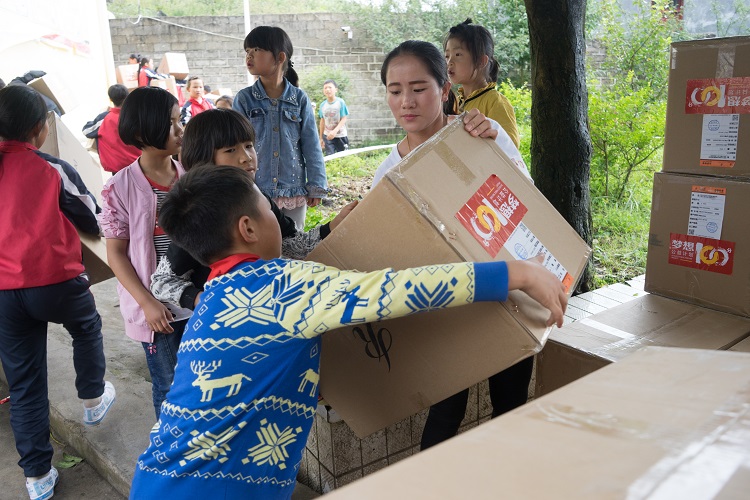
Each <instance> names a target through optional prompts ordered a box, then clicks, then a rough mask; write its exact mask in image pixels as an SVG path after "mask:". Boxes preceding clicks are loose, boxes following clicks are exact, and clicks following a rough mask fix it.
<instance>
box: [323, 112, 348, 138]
mask: <svg viewBox="0 0 750 500" xmlns="http://www.w3.org/2000/svg"><path fill="white" fill-rule="evenodd" d="M345 123H346V116H342V117H341V120H339V124H338V125H336V127H335V128H334V129H333V130H331V131H330V132H328V136H327V137H328V140H329V141H331V140H333V139H335V138H336V134H338V133H339V130H341V127H343V126H344V124H345Z"/></svg>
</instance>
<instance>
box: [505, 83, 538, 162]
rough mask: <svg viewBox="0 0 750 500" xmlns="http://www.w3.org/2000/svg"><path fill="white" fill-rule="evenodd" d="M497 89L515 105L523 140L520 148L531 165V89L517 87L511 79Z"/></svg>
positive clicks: (519, 132) (521, 139)
mask: <svg viewBox="0 0 750 500" xmlns="http://www.w3.org/2000/svg"><path fill="white" fill-rule="evenodd" d="M497 90H498V92H500V93H501V94H503V95H504V96H505V97H506V98H507V99H508V100H509V101H510V103H511V104H512V105H513V110H514V112H515V114H516V126H517V127H518V135H519V138H520V142H521V143H520V145H519V146H518V150H519V151H520V152H521V156H523V161H525V162H526V165H531V89H530V88H529V87H527V86H522V87H516V86H515V85H513V84H512V83H511V82H510V81H505V82H502V83H500V85H498V86H497Z"/></svg>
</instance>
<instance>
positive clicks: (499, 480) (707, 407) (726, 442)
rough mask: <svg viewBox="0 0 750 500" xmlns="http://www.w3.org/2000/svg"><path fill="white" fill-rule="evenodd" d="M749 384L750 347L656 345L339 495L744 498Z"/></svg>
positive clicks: (368, 499) (749, 455) (748, 476)
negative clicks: (709, 348) (748, 350)
mask: <svg viewBox="0 0 750 500" xmlns="http://www.w3.org/2000/svg"><path fill="white" fill-rule="evenodd" d="M748 387H750V354H747V353H740V352H726V351H722V352H716V351H704V350H698V349H676V348H664V347H648V348H646V349H643V350H641V351H639V352H638V353H636V354H633V355H632V356H629V357H628V358H627V359H625V360H623V361H622V362H621V363H616V364H614V365H610V366H608V367H606V368H604V369H602V370H600V371H598V372H596V373H595V374H592V375H590V376H588V377H586V378H583V379H581V380H578V381H576V382H574V383H572V384H570V385H568V386H566V387H564V388H562V389H560V390H559V391H555V392H554V393H552V394H549V395H547V396H544V397H542V398H540V399H538V400H535V401H533V402H532V403H529V404H527V405H525V406H522V407H521V408H517V409H516V410H513V411H512V412H509V413H506V414H505V415H502V416H501V417H499V418H496V419H494V420H491V421H490V422H488V423H487V424H485V425H482V426H479V427H477V428H476V429H473V430H471V431H469V432H467V433H465V434H462V435H461V436H458V437H457V438H455V439H452V440H450V441H448V442H446V443H443V444H441V445H440V446H435V447H434V448H431V449H429V450H427V451H425V452H422V453H420V454H418V455H417V456H414V457H411V458H408V459H406V460H404V461H402V462H399V463H398V464H396V465H395V466H393V467H388V468H387V469H385V470H382V471H379V472H377V473H375V474H373V475H371V476H369V477H367V478H365V479H363V480H361V481H357V482H355V483H354V484H351V485H349V486H346V487H344V488H342V489H341V490H339V491H335V492H333V493H331V495H330V499H331V500H339V499H340V500H343V499H352V498H356V499H358V500H374V499H384V500H385V499H393V498H396V499H413V498H440V499H469V498H470V499H473V500H484V499H487V500H490V499H492V500H494V499H498V498H531V499H537V498H564V499H568V498H574V499H581V500H582V499H591V500H601V499H616V498H629V499H644V498H651V499H656V498H660V499H688V498H690V499H709V498H716V499H719V498H721V499H730V498H731V499H740V498H747V496H748V491H750V469H749V468H748V464H750V421H749V420H748V419H747V418H746V415H747V406H748V391H747V388H748ZM326 498H328V497H326Z"/></svg>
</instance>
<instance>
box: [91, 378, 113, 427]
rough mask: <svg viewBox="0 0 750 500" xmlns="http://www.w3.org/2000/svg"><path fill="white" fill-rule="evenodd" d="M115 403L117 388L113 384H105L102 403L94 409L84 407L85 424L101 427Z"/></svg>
mask: <svg viewBox="0 0 750 500" xmlns="http://www.w3.org/2000/svg"><path fill="white" fill-rule="evenodd" d="M114 402H115V386H113V385H112V383H111V382H104V394H102V401H101V402H100V403H99V404H98V405H96V406H94V407H93V408H86V406H84V407H83V423H84V424H86V425H91V426H93V425H99V424H100V423H101V422H102V420H104V417H105V416H106V415H107V412H108V411H109V409H110V408H111V407H112V404H113V403H114Z"/></svg>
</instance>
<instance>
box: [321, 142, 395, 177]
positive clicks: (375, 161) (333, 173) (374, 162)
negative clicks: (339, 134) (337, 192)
mask: <svg viewBox="0 0 750 500" xmlns="http://www.w3.org/2000/svg"><path fill="white" fill-rule="evenodd" d="M389 153H390V150H388V149H379V150H375V151H368V152H366V153H361V154H357V155H350V156H344V157H343V158H336V159H335V160H330V161H328V162H326V174H327V175H328V183H329V184H330V185H331V186H338V185H341V184H342V183H344V182H346V181H347V180H349V179H356V178H360V177H367V176H369V177H372V176H373V175H375V170H377V168H378V167H379V166H380V164H381V163H383V160H385V159H386V157H387V156H388V154H389Z"/></svg>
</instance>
